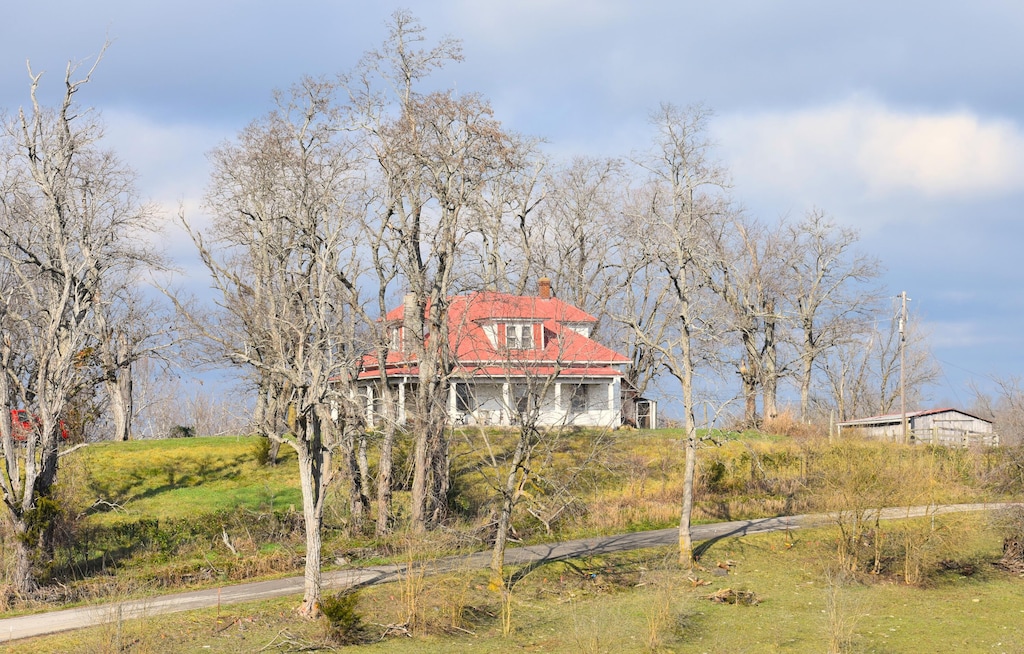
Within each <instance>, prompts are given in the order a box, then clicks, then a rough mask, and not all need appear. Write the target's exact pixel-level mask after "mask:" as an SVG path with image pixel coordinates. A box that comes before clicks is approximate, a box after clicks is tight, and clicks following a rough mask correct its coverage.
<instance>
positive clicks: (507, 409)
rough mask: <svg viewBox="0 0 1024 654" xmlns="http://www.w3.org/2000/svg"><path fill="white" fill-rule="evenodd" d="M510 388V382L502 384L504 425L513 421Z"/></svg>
mask: <svg viewBox="0 0 1024 654" xmlns="http://www.w3.org/2000/svg"><path fill="white" fill-rule="evenodd" d="M509 390H510V389H509V385H508V382H505V383H503V384H502V385H501V404H502V409H501V424H503V425H508V424H511V422H512V421H511V419H510V418H511V416H512V397H511V393H510V392H509Z"/></svg>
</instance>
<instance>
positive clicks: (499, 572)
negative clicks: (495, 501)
mask: <svg viewBox="0 0 1024 654" xmlns="http://www.w3.org/2000/svg"><path fill="white" fill-rule="evenodd" d="M534 422H535V421H534ZM532 429H533V428H532V427H522V428H521V429H520V430H519V442H518V443H516V451H515V454H514V455H513V456H512V463H511V464H510V465H509V469H508V474H507V475H506V476H505V487H504V488H503V489H502V490H501V510H500V511H499V512H498V527H497V532H496V533H495V535H494V549H492V550H491V577H492V581H494V582H495V584H498V585H503V584H504V579H505V577H504V568H505V546H506V545H507V544H508V532H509V528H510V527H511V526H512V511H513V510H514V509H515V505H516V499H517V498H518V497H519V491H520V488H519V487H520V485H521V484H522V483H523V481H522V479H523V477H522V475H521V474H520V468H521V467H522V465H523V459H524V458H525V457H526V451H527V449H528V448H529V434H530V433H531V430H532Z"/></svg>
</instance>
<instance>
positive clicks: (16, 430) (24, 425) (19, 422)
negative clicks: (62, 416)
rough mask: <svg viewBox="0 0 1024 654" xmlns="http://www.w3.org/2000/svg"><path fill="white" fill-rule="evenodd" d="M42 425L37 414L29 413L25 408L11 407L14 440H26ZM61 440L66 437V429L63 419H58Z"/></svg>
mask: <svg viewBox="0 0 1024 654" xmlns="http://www.w3.org/2000/svg"><path fill="white" fill-rule="evenodd" d="M41 425H42V422H41V421H40V420H39V416H36V415H29V412H28V411H26V410H25V409H11V435H12V436H13V437H14V440H16V441H25V440H28V437H29V435H30V434H31V433H32V432H33V431H35V430H36V429H37V428H38V427H40V426H41ZM60 437H61V440H65V441H66V440H67V439H68V430H67V427H66V426H65V425H64V421H63V420H61V421H60Z"/></svg>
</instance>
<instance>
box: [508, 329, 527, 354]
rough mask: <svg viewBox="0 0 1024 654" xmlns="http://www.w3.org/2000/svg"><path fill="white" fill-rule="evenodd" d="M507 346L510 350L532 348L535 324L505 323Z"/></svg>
mask: <svg viewBox="0 0 1024 654" xmlns="http://www.w3.org/2000/svg"><path fill="white" fill-rule="evenodd" d="M505 346H506V347H507V348H508V349H510V350H532V349H533V325H505Z"/></svg>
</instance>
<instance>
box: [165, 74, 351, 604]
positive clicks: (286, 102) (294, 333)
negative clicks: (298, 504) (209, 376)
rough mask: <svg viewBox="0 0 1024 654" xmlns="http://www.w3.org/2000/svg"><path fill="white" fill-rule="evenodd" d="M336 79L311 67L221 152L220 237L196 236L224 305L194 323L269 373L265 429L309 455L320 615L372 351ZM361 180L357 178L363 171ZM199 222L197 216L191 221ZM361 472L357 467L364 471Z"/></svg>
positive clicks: (212, 195) (309, 599)
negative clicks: (331, 512) (324, 568)
mask: <svg viewBox="0 0 1024 654" xmlns="http://www.w3.org/2000/svg"><path fill="white" fill-rule="evenodd" d="M334 90H335V85H334V84H332V83H330V82H326V81H324V80H317V79H311V78H306V79H303V80H302V82H301V83H299V84H297V85H296V86H295V87H293V88H292V89H291V90H290V91H289V92H288V93H279V94H276V97H275V99H276V104H277V107H276V109H275V110H273V111H272V112H271V113H270V114H269V115H268V116H267V117H265V118H264V119H262V120H259V121H256V122H254V123H252V124H251V125H249V126H248V127H246V128H245V129H244V130H243V131H242V132H241V133H240V134H239V136H238V137H237V139H236V141H234V142H231V143H227V144H224V145H222V146H220V147H218V148H217V149H216V150H215V151H214V152H213V154H212V160H213V169H214V171H213V177H212V180H211V184H210V190H209V193H208V200H207V201H208V204H209V206H210V207H211V209H212V210H213V212H214V213H215V216H216V220H215V223H214V226H213V230H212V233H213V237H214V241H213V242H212V244H211V243H207V241H206V240H205V239H204V238H203V237H202V236H201V235H200V234H199V233H198V232H196V231H194V230H192V229H189V233H190V234H191V235H192V238H193V240H194V242H195V244H196V247H197V248H198V250H199V253H200V255H201V256H202V259H203V262H204V263H205V264H206V267H207V268H208V270H209V271H210V274H211V276H212V278H213V280H214V285H215V287H216V289H217V290H218V292H219V294H220V299H219V301H218V303H219V304H220V305H221V307H222V308H223V311H222V312H221V313H220V314H217V315H216V316H214V319H213V320H212V321H208V320H206V319H204V317H203V316H201V315H197V314H196V313H194V312H187V310H186V307H185V305H184V303H182V302H180V301H179V302H178V306H179V307H180V308H182V309H183V310H186V312H187V313H188V317H189V320H190V323H191V324H192V325H193V326H194V327H195V328H196V329H198V330H199V331H200V332H201V334H202V336H203V337H204V338H205V339H206V340H207V341H209V342H211V343H213V344H215V345H216V346H217V347H219V348H220V350H221V352H222V354H223V356H224V357H225V358H226V359H227V360H229V361H231V362H232V363H234V364H236V365H241V366H245V367H248V368H250V369H252V370H254V371H255V372H256V373H257V375H258V376H259V377H260V378H261V379H263V380H265V383H264V384H263V386H262V387H261V388H260V390H261V392H270V393H271V394H272V398H271V401H272V403H273V404H274V405H275V406H277V407H281V408H283V413H284V415H285V417H286V418H285V422H286V425H287V429H286V430H285V431H284V432H281V431H279V430H278V428H279V425H278V423H277V420H276V419H275V417H274V416H276V415H277V414H276V411H268V412H266V413H265V420H264V425H263V426H262V429H263V431H265V433H267V434H269V435H270V437H271V438H273V439H274V440H277V441H279V442H281V443H282V444H283V445H287V446H289V447H291V448H292V449H293V450H294V451H295V452H296V454H297V455H298V469H299V480H300V486H301V491H302V506H303V517H304V521H305V530H306V563H305V593H304V596H303V602H302V606H301V608H300V612H301V613H302V614H304V615H307V616H315V615H317V614H318V612H319V599H320V579H321V572H320V560H321V531H322V524H323V515H324V500H325V492H326V489H327V488H328V486H329V485H330V484H331V482H332V481H333V479H334V476H335V469H334V464H333V456H334V453H335V452H336V451H337V450H338V448H340V447H342V446H343V445H344V444H345V441H346V439H351V438H352V437H353V432H354V431H356V430H360V429H361V423H359V422H358V420H359V412H358V410H356V409H355V408H353V407H352V406H351V402H352V397H353V394H352V393H351V392H350V388H351V386H350V381H351V380H352V379H353V377H354V375H355V374H356V372H357V366H358V361H359V357H360V353H361V348H360V347H359V344H358V343H357V342H356V341H355V339H356V329H355V320H356V315H357V312H356V311H355V310H354V309H353V307H354V306H356V305H358V304H359V302H360V298H359V294H358V289H357V288H356V286H355V283H354V280H356V279H357V278H358V276H359V268H358V264H357V252H356V250H355V248H354V245H353V243H354V242H355V226H356V224H357V220H356V219H355V217H354V216H355V213H354V212H355V209H356V208H354V207H352V206H350V202H351V201H352V199H353V198H355V197H358V188H359V187H358V184H357V182H358V181H359V176H356V175H354V174H353V169H352V160H351V156H352V146H351V144H350V143H349V142H348V141H346V140H345V139H343V138H342V137H341V133H342V132H341V130H340V129H339V128H340V116H339V115H338V112H337V109H336V107H335V105H334V104H333V93H334ZM353 178H354V179H353ZM186 227H187V224H186ZM353 479H354V478H353Z"/></svg>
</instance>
